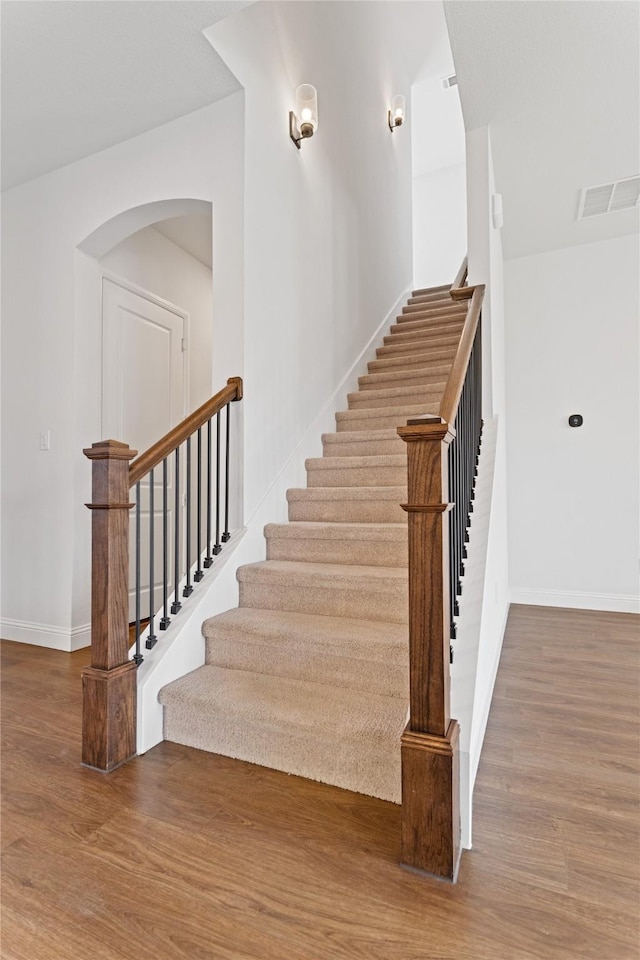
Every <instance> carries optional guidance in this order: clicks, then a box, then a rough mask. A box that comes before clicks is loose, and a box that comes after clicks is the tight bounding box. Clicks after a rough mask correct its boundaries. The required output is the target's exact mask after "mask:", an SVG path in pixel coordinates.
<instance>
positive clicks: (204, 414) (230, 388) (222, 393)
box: [129, 377, 242, 488]
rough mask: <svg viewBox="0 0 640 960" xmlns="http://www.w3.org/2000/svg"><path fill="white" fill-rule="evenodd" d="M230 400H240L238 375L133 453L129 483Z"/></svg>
mask: <svg viewBox="0 0 640 960" xmlns="http://www.w3.org/2000/svg"><path fill="white" fill-rule="evenodd" d="M232 400H242V378H241V377H230V379H229V380H227V385H226V387H223V388H222V390H219V391H218V393H216V394H215V396H213V397H211V398H210V399H209V400H207V401H206V402H205V403H203V404H202V406H201V407H198V409H197V410H195V411H194V412H193V413H192V414H190V415H189V416H188V417H186V418H185V419H184V420H183V421H182V423H179V424H178V425H177V426H176V427H174V428H173V430H170V431H169V433H167V434H165V436H164V437H162V439H161V440H158V441H157V443H154V444H153V446H152V447H149V449H148V450H145V452H144V453H142V454H140V456H139V457H137V458H136V459H135V460H134V461H133V463H132V464H131V466H130V467H129V487H130V488H131V487H133V486H135V484H136V483H137V482H138V480H141V479H142V478H143V477H145V476H146V475H147V474H148V473H149V471H150V470H153V468H154V467H157V466H158V464H159V463H162V461H163V460H164V459H165V457H168V456H169V454H171V453H173V451H174V450H176V449H177V448H178V447H179V446H180V444H182V443H184V441H185V440H187V439H188V437H190V436H192V435H193V434H194V433H195V432H196V430H198V428H199V427H201V426H202V425H203V424H205V423H206V422H207V420H210V419H211V417H213V416H215V415H216V413H218V412H219V411H220V410H222V408H223V407H225V406H226V405H227V404H228V403H230V402H231V401H232Z"/></svg>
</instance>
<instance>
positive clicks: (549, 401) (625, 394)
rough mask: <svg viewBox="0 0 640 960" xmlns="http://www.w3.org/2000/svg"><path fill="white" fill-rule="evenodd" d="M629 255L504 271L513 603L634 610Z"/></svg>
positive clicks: (600, 249)
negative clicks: (574, 418) (577, 423)
mask: <svg viewBox="0 0 640 960" xmlns="http://www.w3.org/2000/svg"><path fill="white" fill-rule="evenodd" d="M612 216H615V214H612ZM639 254H640V250H639V241H638V237H634V236H625V237H620V238H618V239H615V240H607V241H604V242H601V243H592V244H582V245H580V246H575V247H565V248H563V249H559V250H553V251H550V252H548V253H543V254H539V255H536V256H530V257H521V258H518V259H515V260H508V261H507V262H506V264H505V297H506V318H507V320H506V323H507V341H506V342H507V403H508V407H509V425H508V441H507V450H508V453H507V457H508V473H509V557H510V580H511V588H512V597H513V599H514V600H517V601H518V602H521V603H537V604H543V605H548V606H571V607H582V608H585V609H589V608H591V609H596V610H620V611H628V612H640V599H639V590H638V562H639V553H640V550H639V528H640V503H639V501H640V378H639V371H638V348H639V323H638V317H639V315H640V289H639V287H638V263H639V262H640V256H639ZM572 413H579V414H582V416H583V417H584V424H583V426H581V427H578V428H572V427H570V426H569V425H568V423H567V420H568V417H569V415H570V414H572Z"/></svg>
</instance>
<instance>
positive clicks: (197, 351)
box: [100, 218, 213, 439]
mask: <svg viewBox="0 0 640 960" xmlns="http://www.w3.org/2000/svg"><path fill="white" fill-rule="evenodd" d="M209 229H211V220H210V218H209ZM100 266H101V267H103V268H104V269H105V270H106V271H109V272H111V273H113V274H115V275H116V276H118V277H121V278H122V279H123V280H128V281H129V282H130V283H133V284H134V285H135V286H138V287H142V288H143V289H144V290H146V291H148V292H149V293H153V294H155V296H157V297H160V298H161V299H163V300H167V301H169V302H170V303H172V304H173V305H174V306H176V307H179V308H180V309H181V310H182V311H184V312H186V313H188V315H189V321H188V324H189V325H188V337H187V344H188V345H187V356H188V364H189V369H188V403H187V412H191V411H192V410H195V409H196V407H199V406H200V404H201V403H204V402H205V400H207V399H208V398H209V397H210V396H211V394H212V388H211V375H212V328H213V299H212V289H211V270H210V269H209V268H208V267H207V266H205V264H203V263H201V262H200V261H199V260H197V259H196V258H195V257H193V256H191V254H189V253H187V252H186V251H185V250H183V249H182V248H181V247H179V246H177V245H176V244H175V243H173V242H172V241H171V240H169V239H167V237H165V236H163V235H162V234H161V233H159V232H158V231H157V230H155V229H154V228H153V227H145V228H144V229H143V230H139V231H138V232H137V233H134V234H133V235H132V236H130V237H127V238H126V239H125V240H122V241H121V242H120V243H119V244H117V245H116V246H115V247H113V249H112V250H110V251H109V253H107V254H105V256H104V257H102V258H101V260H100ZM158 439H159V438H158Z"/></svg>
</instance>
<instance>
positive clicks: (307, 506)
mask: <svg viewBox="0 0 640 960" xmlns="http://www.w3.org/2000/svg"><path fill="white" fill-rule="evenodd" d="M404 482H405V483H406V477H405V481H404ZM400 502H401V501H400V500H398V502H397V503H396V502H395V501H393V500H294V501H293V502H291V503H290V504H289V520H312V521H327V522H329V523H406V522H407V514H406V512H405V511H404V510H403V509H402V508H401V507H400ZM402 502H403V503H404V502H406V497H404V499H403V500H402ZM341 616H345V614H341ZM354 616H355V614H354Z"/></svg>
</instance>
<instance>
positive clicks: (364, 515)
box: [287, 483, 407, 523]
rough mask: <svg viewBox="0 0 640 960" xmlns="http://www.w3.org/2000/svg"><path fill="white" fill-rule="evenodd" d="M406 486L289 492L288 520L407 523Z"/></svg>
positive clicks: (315, 488)
mask: <svg viewBox="0 0 640 960" xmlns="http://www.w3.org/2000/svg"><path fill="white" fill-rule="evenodd" d="M406 499H407V487H406V483H405V484H404V485H403V486H397V487H387V486H383V487H300V488H297V489H295V488H294V489H291V490H287V502H288V504H289V511H288V513H289V520H316V521H318V520H320V521H333V522H335V523H359V522H362V523H406V522H407V514H406V513H405V511H404V510H403V509H402V507H401V506H400V504H401V502H403V501H406Z"/></svg>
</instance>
